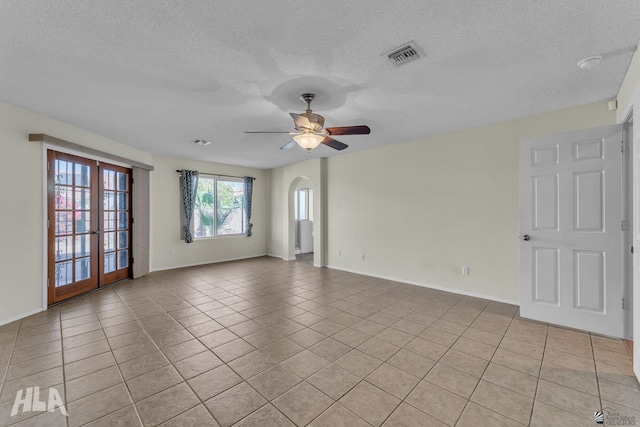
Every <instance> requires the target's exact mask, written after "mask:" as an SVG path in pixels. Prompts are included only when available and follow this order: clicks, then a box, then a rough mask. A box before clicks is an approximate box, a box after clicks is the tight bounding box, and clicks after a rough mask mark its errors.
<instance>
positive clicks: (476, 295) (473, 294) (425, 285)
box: [327, 265, 520, 307]
mask: <svg viewBox="0 0 640 427" xmlns="http://www.w3.org/2000/svg"><path fill="white" fill-rule="evenodd" d="M327 268H332V269H334V270H340V271H346V272H347V273H354V274H360V275H362V276H369V277H375V278H377V279H385V280H392V281H394V282H400V283H407V284H409V285H416V286H421V287H423V288H429V289H436V290H438V291H446V292H451V293H452V294H459V295H465V296H468V297H474V298H482V299H487V300H491V301H496V302H503V303H505V304H512V305H517V306H518V307H519V306H520V301H515V300H511V299H507V298H499V297H495V296H492V295H486V294H481V293H477V292H469V291H465V290H462V289H454V288H447V287H445V286H437V285H432V284H430V283H423V282H416V281H413V280H406V279H398V278H397V277H390V276H383V275H378V274H371V273H364V272H362V271H356V270H351V269H348V268H342V267H335V266H331V265H328V266H327Z"/></svg>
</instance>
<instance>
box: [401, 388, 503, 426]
mask: <svg viewBox="0 0 640 427" xmlns="http://www.w3.org/2000/svg"><path fill="white" fill-rule="evenodd" d="M425 381H426V380H425ZM427 382H428V381H427ZM419 384H420V382H418V385H419ZM429 384H432V385H435V386H436V387H438V388H441V389H443V390H445V391H447V392H449V393H452V392H450V391H449V390H447V389H445V388H443V387H440V386H439V385H436V384H433V383H429ZM418 385H416V386H415V387H414V388H413V389H412V390H411V391H410V392H409V394H407V396H406V397H405V398H404V399H402V401H401V402H400V404H399V405H398V407H400V405H402V404H403V403H405V404H407V405H409V406H411V407H412V408H413V409H416V410H417V411H420V412H421V413H423V414H427V415H428V416H430V417H431V418H433V419H436V420H438V421H440V422H441V423H443V424H446V425H449V424H448V423H447V422H446V421H445V420H442V419H440V418H438V417H437V416H435V415H434V414H430V413H427V412H425V411H423V410H422V409H420V408H418V407H417V406H415V405H413V404H411V402H409V401H408V400H407V399H408V398H409V396H411V393H413V391H414V390H415V389H416V387H418ZM452 394H455V393H452ZM456 396H458V395H457V394H456ZM463 399H464V400H465V401H466V403H465V404H464V407H463V408H462V411H461V412H460V415H458V418H457V419H456V422H455V423H453V425H454V426H455V425H456V424H457V423H458V421H459V419H460V417H461V416H462V414H463V413H464V411H465V409H466V408H467V405H468V404H469V402H470V400H469V399H465V398H463ZM398 407H396V409H397V408H398ZM394 411H395V410H394ZM493 412H495V411H493ZM392 414H393V412H392Z"/></svg>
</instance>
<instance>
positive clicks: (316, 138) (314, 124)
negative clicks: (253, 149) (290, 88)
mask: <svg viewBox="0 0 640 427" xmlns="http://www.w3.org/2000/svg"><path fill="white" fill-rule="evenodd" d="M300 99H301V100H302V101H303V102H306V103H307V111H306V112H304V113H302V114H295V113H290V115H291V118H292V119H293V123H294V125H295V132H245V133H287V134H289V135H293V141H291V142H289V143H287V144H285V145H283V146H282V147H280V149H281V150H288V149H289V148H293V147H294V146H295V145H296V144H298V145H299V146H300V147H302V148H304V149H305V150H307V151H308V152H309V151H311V150H312V149H314V148H316V147H317V146H318V145H320V144H324V145H326V146H328V147H331V148H334V149H336V150H344V149H345V148H347V147H348V145H347V144H344V143H342V142H340V141H338V140H335V139H333V138H332V136H334V135H368V134H369V133H370V132H371V129H369V126H342V127H335V128H325V127H324V117H322V116H321V115H320V114H316V113H314V112H312V111H311V102H313V100H314V99H316V94H314V93H303V94H302V95H300Z"/></svg>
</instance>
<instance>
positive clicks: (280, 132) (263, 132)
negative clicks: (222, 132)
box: [244, 131, 293, 134]
mask: <svg viewBox="0 0 640 427" xmlns="http://www.w3.org/2000/svg"><path fill="white" fill-rule="evenodd" d="M244 133H288V134H292V133H293V132H271V131H245V132H244Z"/></svg>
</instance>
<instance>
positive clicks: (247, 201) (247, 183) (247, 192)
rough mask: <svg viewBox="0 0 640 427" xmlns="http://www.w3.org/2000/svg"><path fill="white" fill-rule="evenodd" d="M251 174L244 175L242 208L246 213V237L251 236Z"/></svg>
mask: <svg viewBox="0 0 640 427" xmlns="http://www.w3.org/2000/svg"><path fill="white" fill-rule="evenodd" d="M254 179H255V178H253V177H251V176H245V177H244V209H245V212H246V213H247V237H251V228H252V227H253V224H252V223H251V196H252V195H253V180H254Z"/></svg>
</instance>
